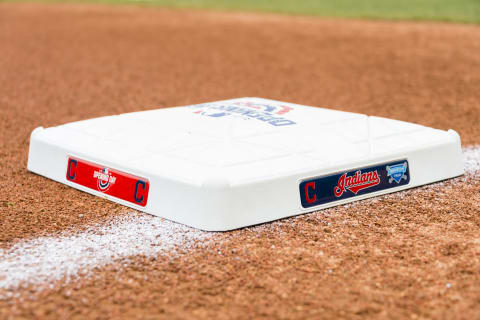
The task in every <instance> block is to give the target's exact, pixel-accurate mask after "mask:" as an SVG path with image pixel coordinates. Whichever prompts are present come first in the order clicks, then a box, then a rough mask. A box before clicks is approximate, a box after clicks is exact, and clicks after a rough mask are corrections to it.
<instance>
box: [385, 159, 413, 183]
mask: <svg viewBox="0 0 480 320" xmlns="http://www.w3.org/2000/svg"><path fill="white" fill-rule="evenodd" d="M407 166H408V164H407V162H406V161H405V162H404V163H400V164H395V165H393V166H387V167H386V169H387V176H388V177H390V178H389V179H388V182H389V183H392V182H393V181H395V182H396V183H400V181H402V180H403V179H405V180H407V179H408V177H407V175H406V174H405V173H406V172H407Z"/></svg>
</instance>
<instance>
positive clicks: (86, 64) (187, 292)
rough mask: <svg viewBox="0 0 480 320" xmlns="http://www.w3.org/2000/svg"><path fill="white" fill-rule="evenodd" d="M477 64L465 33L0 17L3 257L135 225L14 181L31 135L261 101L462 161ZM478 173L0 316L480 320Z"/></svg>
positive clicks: (186, 19) (97, 12) (99, 274)
mask: <svg viewBox="0 0 480 320" xmlns="http://www.w3.org/2000/svg"><path fill="white" fill-rule="evenodd" d="M479 52H480V28H479V27H478V26H467V25H453V24H433V23H431V24H429V23H423V24H421V23H400V22H367V21H348V20H321V19H313V18H303V17H288V16H276V15H255V14H234V13H228V14H227V13H211V12H202V11H193V12H190V11H172V10H164V9H152V8H135V7H121V6H114V7H107V6H101V5H71V4H70V5H60V4H58V5H41V4H21V3H16V4H11V3H0V212H1V214H0V241H1V242H0V248H3V249H8V248H11V247H12V246H13V245H14V244H16V243H21V242H22V241H26V240H28V239H35V238H37V237H39V236H55V235H59V234H60V233H63V234H64V233H69V232H71V233H72V234H73V233H78V232H82V230H87V229H88V228H89V226H92V225H95V224H101V223H103V222H106V221H109V219H112V218H115V217H123V216H127V215H129V214H131V210H130V209H127V208H124V207H121V206H119V205H116V204H113V203H111V202H108V201H106V200H103V199H99V198H96V197H93V196H90V195H87V194H85V193H82V192H79V191H76V190H73V189H71V188H68V187H66V186H64V185H61V184H58V183H55V182H53V181H50V180H47V179H45V178H42V177H40V176H37V175H34V174H31V173H29V172H27V170H26V160H27V156H28V143H29V135H30V132H31V131H32V130H33V129H34V128H35V127H38V126H44V127H48V126H55V125H59V124H63V123H65V122H70V121H76V120H82V119H87V118H92V117H98V116H103V115H111V114H117V113H123V112H130V111H140V110H148V109H153V108H157V107H164V106H167V107H169V106H176V105H186V104H193V103H200V102H205V101H214V100H220V99H228V98H234V97H242V96H260V97H265V98H271V99H277V100H284V101H289V102H296V103H300V104H306V105H314V106H327V107H330V108H335V109H339V110H345V111H352V112H360V113H366V114H369V115H376V116H385V117H389V118H394V119H399V120H406V121H410V122H416V123H420V124H423V125H427V126H432V127H435V128H440V129H450V128H451V129H454V130H456V131H457V132H459V134H460V136H461V137H462V142H463V145H465V146H474V145H478V144H480V125H479V123H480V97H479V93H478V92H479V89H478V88H480V54H479ZM475 172H476V173H472V174H470V175H467V176H466V177H464V178H458V179H455V180H452V181H448V182H445V183H443V184H436V185H433V186H430V187H426V188H422V189H417V190H413V191H410V192H406V193H401V194H397V195H393V196H387V197H383V198H379V199H376V200H370V201H364V202H359V203H356V204H355V205H351V206H342V207H338V208H334V209H330V210H325V211H321V212H318V213H315V214H310V215H305V216H301V217H299V218H292V219H286V220H282V221H279V222H275V223H273V224H266V225H263V226H259V227H254V228H246V229H242V230H237V231H233V232H229V233H221V234H214V235H213V236H212V237H214V238H213V239H214V241H213V243H209V244H208V245H207V246H206V247H203V246H199V247H195V246H194V247H193V248H189V249H188V250H187V249H186V248H185V250H183V252H182V248H181V247H180V248H178V250H177V251H179V252H178V253H177V254H175V255H173V254H172V255H171V256H169V255H159V256H157V257H151V256H145V255H140V256H134V257H131V259H130V260H129V261H128V262H125V261H122V260H119V261H116V262H115V263H112V264H109V265H106V266H99V267H98V268H96V269H95V270H94V271H93V273H92V274H91V275H89V277H83V278H82V277H79V278H78V279H76V280H74V281H72V282H69V283H66V282H62V281H57V282H54V283H52V288H48V289H44V290H43V291H38V290H37V289H36V288H35V287H31V286H30V287H29V288H28V289H18V290H16V292H15V294H14V297H11V298H3V299H2V300H0V317H4V318H8V317H9V316H13V317H36V318H40V317H41V318H43V317H51V318H58V317H63V318H74V317H78V318H82V317H85V316H89V317H95V318H111V317H118V318H122V317H132V318H148V317H155V318H156V317H164V318H199V317H205V318H213V317H218V318H254V317H255V318H296V317H298V318H305V317H331V318H338V317H348V318H357V317H358V318H362V317H364V318H371V317H389V318H403V317H412V318H429V317H432V318H441V317H445V318H474V317H479V316H480V306H479V305H480V289H479V288H480V236H479V232H478V230H479V227H480V204H479V203H480V195H479V192H480V185H479V175H478V171H475ZM0 259H2V257H0ZM7 276H8V275H6V274H5V275H2V274H0V280H1V279H2V277H7ZM49 285H50V284H49V283H46V284H45V286H44V287H49Z"/></svg>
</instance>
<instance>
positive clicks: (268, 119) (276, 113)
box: [191, 101, 296, 127]
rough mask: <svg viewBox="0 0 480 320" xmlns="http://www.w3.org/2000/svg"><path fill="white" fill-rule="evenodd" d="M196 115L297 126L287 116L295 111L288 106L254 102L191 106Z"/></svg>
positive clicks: (278, 125)
mask: <svg viewBox="0 0 480 320" xmlns="http://www.w3.org/2000/svg"><path fill="white" fill-rule="evenodd" d="M191 107H192V108H194V109H195V111H194V113H196V114H200V115H202V116H206V117H212V118H224V117H235V118H239V119H243V120H250V119H255V120H258V121H262V122H265V123H268V124H270V125H272V126H275V127H280V126H290V125H295V124H296V123H295V121H292V120H290V119H287V118H286V117H285V115H286V114H287V113H289V112H290V111H292V110H293V108H292V107H290V106H287V105H280V104H279V105H273V104H267V103H258V102H254V101H233V102H213V103H205V104H198V105H194V106H191Z"/></svg>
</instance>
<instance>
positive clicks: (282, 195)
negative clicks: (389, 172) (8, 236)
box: [28, 98, 464, 231]
mask: <svg viewBox="0 0 480 320" xmlns="http://www.w3.org/2000/svg"><path fill="white" fill-rule="evenodd" d="M69 157H76V158H80V159H83V160H85V161H89V162H92V163H95V164H100V165H101V166H105V167H108V168H112V169H115V170H119V171H123V172H126V173H130V174H133V175H135V176H139V177H144V178H147V179H148V180H149V183H150V190H149V194H148V203H147V204H146V206H145V207H142V206H139V205H136V204H134V203H132V202H128V201H125V200H121V199H119V198H117V197H114V196H111V195H108V194H105V193H103V192H101V191H99V190H94V189H91V188H87V187H84V186H82V185H79V184H77V183H74V182H71V181H68V180H67V179H66V172H67V159H68V158H69ZM402 159H406V160H408V164H409V172H410V180H409V183H408V184H407V185H401V186H398V187H393V188H390V189H386V190H381V191H376V192H372V193H368V194H363V195H358V196H354V197H351V198H347V199H340V200H338V201H334V202H329V203H325V204H321V205H317V206H313V207H309V208H304V207H303V206H302V203H301V200H300V192H299V184H300V183H301V181H303V180H305V179H309V178H314V177H320V176H324V175H329V174H332V173H341V172H342V171H350V170H352V169H356V168H363V167H370V166H372V165H375V164H382V163H388V162H391V161H396V160H402ZM28 170H30V171H32V172H35V173H38V174H40V175H43V176H45V177H47V178H50V179H53V180H55V181H58V182H61V183H64V184H66V185H69V186H71V187H74V188H77V189H79V190H82V191H85V192H88V193H91V194H93V195H97V196H101V197H105V198H107V199H109V200H112V201H114V202H117V203H120V204H123V205H126V206H129V207H132V208H134V209H138V210H141V211H144V212H148V213H151V214H153V215H158V216H161V217H164V218H167V219H170V220H173V221H177V222H180V223H184V224H186V225H189V226H192V227H196V228H199V229H203V230H210V231H224V230H231V229H236V228H240V227H244V226H249V225H254V224H259V223H263V222H267V221H272V220H276V219H280V218H284V217H288V216H293V215H297V214H301V213H306V212H312V211H316V210H319V209H323V208H327V207H332V206H335V205H339V204H344V203H348V202H352V201H355V200H361V199H365V198H369V197H373V196H377V195H381V194H385V193H390V192H394V191H399V190H403V189H407V188H412V187H416V186H420V185H424V184H427V183H432V182H435V181H439V180H444V179H447V178H452V177H455V176H459V175H461V174H463V172H464V170H463V158H462V151H461V145H460V137H459V136H458V134H457V133H456V132H455V131H453V130H449V131H448V132H447V131H442V130H436V129H432V128H427V127H423V126H419V125H415V124H411V123H406V122H401V121H396V120H390V119H384V118H378V117H367V116H365V115H360V114H353V113H347V112H340V111H334V110H328V109H321V108H312V107H306V106H300V105H295V104H290V103H283V102H278V101H272V100H266V99H259V98H242V99H234V100H228V101H222V102H216V103H209V104H203V105H197V106H187V107H177V108H168V109H159V110H152V111H145V112H135V113H129V114H122V115H118V116H111V117H102V118H96V119H91V120H85V121H79V122H73V123H69V124H65V125H61V126H58V127H52V128H47V129H44V128H41V127H40V128H36V129H35V130H34V131H33V132H32V135H31V140H30V151H29V158H28Z"/></svg>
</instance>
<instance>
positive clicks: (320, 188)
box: [299, 160, 410, 208]
mask: <svg viewBox="0 0 480 320" xmlns="http://www.w3.org/2000/svg"><path fill="white" fill-rule="evenodd" d="M408 183H410V172H409V171H408V161H407V160H400V161H395V162H389V163H384V164H381V165H375V166H370V167H364V168H360V169H355V170H350V171H344V172H339V173H335V174H332V175H328V176H323V177H316V178H308V179H305V180H303V181H301V182H300V185H299V191H300V201H301V203H302V207H304V208H309V207H314V206H318V205H321V204H325V203H329V202H333V201H339V200H342V199H347V198H352V197H356V196H360V195H364V194H368V193H371V192H376V191H381V190H386V189H390V188H394V187H398V186H402V185H406V184H408Z"/></svg>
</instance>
